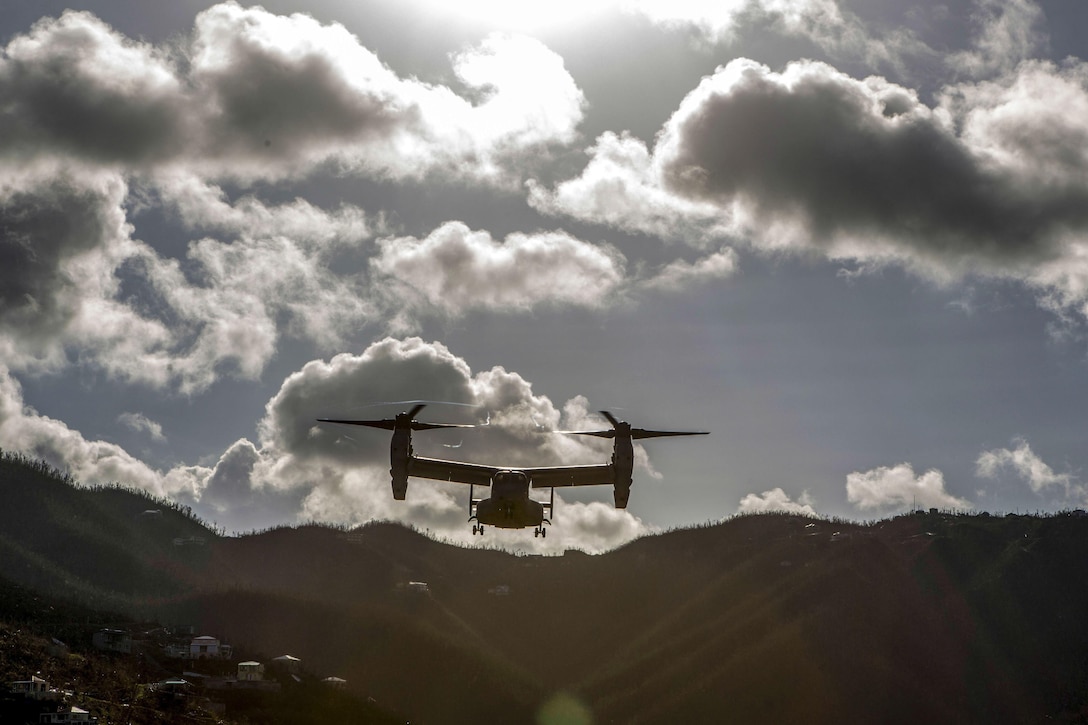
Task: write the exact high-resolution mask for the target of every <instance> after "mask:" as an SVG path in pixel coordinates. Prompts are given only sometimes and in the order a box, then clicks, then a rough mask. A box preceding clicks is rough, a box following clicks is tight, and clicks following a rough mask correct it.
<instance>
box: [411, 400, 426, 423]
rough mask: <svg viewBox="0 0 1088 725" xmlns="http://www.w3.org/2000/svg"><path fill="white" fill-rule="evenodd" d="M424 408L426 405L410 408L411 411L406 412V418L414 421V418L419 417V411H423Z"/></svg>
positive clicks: (420, 404)
mask: <svg viewBox="0 0 1088 725" xmlns="http://www.w3.org/2000/svg"><path fill="white" fill-rule="evenodd" d="M426 407H427V404H426V403H416V404H415V405H413V406H412V409H411V410H409V411H408V417H409V418H411V419H412V420H415V419H416V416H417V415H419V411H421V410H423V409H424V408H426Z"/></svg>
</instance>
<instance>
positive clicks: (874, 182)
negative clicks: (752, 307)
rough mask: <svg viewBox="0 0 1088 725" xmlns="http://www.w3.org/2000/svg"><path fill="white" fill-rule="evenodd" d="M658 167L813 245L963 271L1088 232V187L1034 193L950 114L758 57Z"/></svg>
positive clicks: (686, 121)
mask: <svg viewBox="0 0 1088 725" xmlns="http://www.w3.org/2000/svg"><path fill="white" fill-rule="evenodd" d="M659 153H660V159H661V164H662V169H663V173H664V179H665V183H666V184H667V185H668V186H669V187H670V188H672V189H673V190H674V191H676V192H677V193H679V194H681V195H684V196H690V197H695V198H697V199H701V200H709V201H713V202H715V203H717V204H719V205H722V206H725V205H729V204H731V203H733V202H739V203H741V204H743V205H746V206H747V207H748V208H749V210H750V213H752V215H753V216H754V217H755V219H756V220H757V223H758V220H778V219H790V220H794V221H796V222H797V223H799V224H800V225H801V226H802V227H803V228H804V230H805V233H806V235H807V237H808V240H809V241H810V242H811V243H812V244H815V245H818V246H825V247H832V246H833V245H834V244H835V243H836V242H841V241H843V240H844V239H846V240H855V241H857V242H860V243H862V244H870V243H871V244H873V245H874V246H875V247H876V248H878V249H879V246H880V243H881V242H887V241H892V242H893V245H894V247H898V249H894V247H893V250H892V251H901V252H905V253H908V254H918V255H921V256H922V257H923V258H937V259H939V260H941V261H942V262H944V263H948V264H951V265H953V266H958V265H959V264H960V262H961V261H968V260H974V261H979V262H985V263H993V264H996V265H999V266H1001V265H1006V264H1016V263H1018V262H1037V261H1043V260H1047V259H1050V258H1053V257H1054V256H1056V255H1057V254H1058V252H1059V250H1058V249H1057V239H1058V237H1059V236H1060V235H1061V233H1062V232H1064V231H1065V230H1066V229H1068V228H1069V227H1079V226H1082V225H1084V224H1085V223H1086V222H1088V204H1086V202H1088V190H1086V189H1085V188H1084V187H1083V186H1079V187H1078V186H1074V185H1066V184H1064V183H1062V180H1060V179H1056V180H1054V182H1053V183H1051V184H1037V183H1036V184H1032V183H1028V180H1027V179H1023V178H1021V177H1020V176H1019V175H1018V174H1016V173H1014V172H1013V171H1012V170H1010V169H1007V168H1000V167H996V165H995V164H993V163H992V162H991V161H990V159H988V158H987V157H986V155H985V154H983V153H981V152H980V151H979V150H977V149H973V148H971V147H970V146H969V145H968V144H966V143H964V140H963V139H962V138H960V137H958V136H957V135H956V134H955V133H954V131H953V129H952V128H951V125H950V123H949V119H948V118H947V116H943V115H942V114H940V113H938V112H934V111H931V110H930V109H929V108H928V107H926V106H924V105H922V104H920V103H919V102H918V100H917V98H916V97H915V96H914V95H913V93H911V92H910V91H908V90H906V89H904V88H901V87H899V86H895V85H893V84H889V83H887V82H885V81H882V80H880V79H874V78H870V79H866V80H863V81H859V80H855V79H852V78H850V77H848V76H845V75H844V74H842V73H839V72H837V71H835V70H834V69H832V68H830V67H829V66H826V65H823V64H819V63H796V64H792V65H790V66H789V67H788V68H787V69H786V70H785V71H784V72H783V73H781V74H778V73H773V72H771V71H770V70H769V69H767V68H766V67H764V66H760V65H757V64H755V63H752V62H750V61H735V62H733V63H731V64H730V65H729V66H727V67H725V68H723V69H720V70H719V71H718V73H716V74H715V75H714V76H713V77H712V78H710V79H707V80H706V81H704V82H703V84H702V85H701V86H700V87H699V88H698V89H697V90H696V91H694V92H693V93H692V94H691V95H690V96H689V97H688V98H687V99H686V100H685V102H684V104H683V105H682V106H681V108H680V109H679V111H678V112H677V113H676V115H675V116H674V117H673V119H672V120H671V121H670V123H669V125H668V126H667V128H666V131H665V135H664V137H663V141H662V144H661V146H660V147H659Z"/></svg>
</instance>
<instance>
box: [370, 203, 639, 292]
mask: <svg viewBox="0 0 1088 725" xmlns="http://www.w3.org/2000/svg"><path fill="white" fill-rule="evenodd" d="M378 247H379V250H380V251H379V254H378V255H377V256H376V257H374V258H373V259H372V260H371V261H370V265H371V268H372V269H373V270H375V271H377V272H379V273H381V274H384V275H388V276H390V277H392V278H394V279H396V280H398V281H399V282H401V283H403V284H404V285H406V286H407V287H408V288H409V289H410V290H412V291H413V292H415V293H417V294H418V295H420V296H421V297H422V299H423V300H424V301H425V302H426V303H427V304H429V305H430V306H432V307H434V308H437V309H441V310H446V311H449V312H452V313H459V312H462V311H464V310H466V309H469V308H490V309H496V310H527V309H530V308H533V307H535V306H537V305H540V304H542V303H550V304H566V305H578V306H599V305H602V304H603V303H604V302H605V301H606V300H608V299H609V297H611V296H612V294H613V293H614V292H615V291H616V288H617V287H618V286H619V285H620V283H621V282H622V281H623V278H624V259H623V256H622V255H621V254H620V253H619V252H618V251H616V250H615V249H613V248H611V247H608V246H596V245H592V244H588V243H586V242H583V241H581V240H579V239H576V238H574V237H572V236H570V235H569V234H566V233H564V232H559V231H557V232H539V233H536V234H511V235H509V236H508V237H507V238H506V239H505V240H504V241H502V242H498V241H496V240H494V239H492V238H491V235H490V234H488V233H487V232H485V231H472V230H471V229H469V228H468V227H467V226H466V225H465V224H463V223H461V222H447V223H446V224H443V225H442V226H441V227H439V228H438V229H436V230H435V231H434V232H432V233H431V234H430V235H429V236H427V237H426V238H425V239H415V238H413V237H401V238H386V239H381V240H379V241H378Z"/></svg>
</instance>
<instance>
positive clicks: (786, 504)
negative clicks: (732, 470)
mask: <svg viewBox="0 0 1088 725" xmlns="http://www.w3.org/2000/svg"><path fill="white" fill-rule="evenodd" d="M812 504H813V501H812V497H811V496H809V494H808V491H804V492H802V493H801V495H800V497H798V499H797V500H796V501H794V500H793V499H791V498H790V497H789V494H787V493H786V492H785V491H783V490H782V489H781V488H777V487H776V488H772V489H771V490H770V491H764V492H763V493H761V494H758V495H757V494H754V493H749V494H747V495H745V496H744V498H742V499H741V500H740V505H739V506H738V507H737V513H738V514H760V513H767V512H770V511H784V512H786V513H791V514H801V515H802V516H815V515H816V509H814V508H813V506H812Z"/></svg>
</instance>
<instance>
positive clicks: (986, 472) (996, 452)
mask: <svg viewBox="0 0 1088 725" xmlns="http://www.w3.org/2000/svg"><path fill="white" fill-rule="evenodd" d="M1013 444H1014V445H1015V446H1016V447H1015V448H995V449H993V450H989V451H983V452H982V453H980V454H979V457H978V459H977V460H976V461H975V475H977V476H978V477H979V478H997V477H999V476H1000V475H1001V473H1002V472H1004V471H1011V472H1013V473H1014V474H1016V475H1017V476H1019V477H1020V479H1021V480H1023V481H1024V482H1025V483H1027V484H1028V486H1029V487H1030V488H1031V490H1032V491H1033V492H1035V493H1037V494H1042V493H1044V492H1045V491H1048V490H1050V489H1053V488H1057V489H1059V490H1060V491H1061V492H1062V493H1063V494H1064V495H1065V497H1066V498H1075V499H1077V500H1081V501H1083V500H1084V499H1085V496H1086V493H1088V492H1086V491H1085V488H1084V486H1082V485H1080V484H1079V483H1077V482H1076V481H1075V479H1074V477H1073V476H1072V475H1071V474H1069V473H1055V472H1054V469H1053V468H1051V467H1050V466H1049V465H1047V464H1046V463H1045V462H1044V461H1043V460H1042V459H1041V458H1039V456H1038V455H1036V453H1035V452H1034V451H1033V450H1031V446H1030V445H1028V442H1027V441H1026V440H1024V439H1023V438H1015V439H1014V440H1013Z"/></svg>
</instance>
